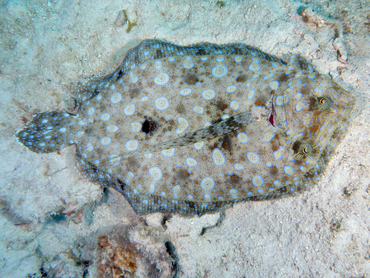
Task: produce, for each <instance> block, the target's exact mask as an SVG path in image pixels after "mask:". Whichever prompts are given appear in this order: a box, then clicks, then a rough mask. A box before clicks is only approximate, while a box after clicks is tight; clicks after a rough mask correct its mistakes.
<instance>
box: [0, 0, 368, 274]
mask: <svg viewBox="0 0 370 278" xmlns="http://www.w3.org/2000/svg"><path fill="white" fill-rule="evenodd" d="M95 2H96V3H95ZM223 4H225V5H223ZM122 10H126V15H127V18H126V17H125V15H124V13H123V12H122ZM126 19H128V20H129V21H127V20H126ZM130 22H131V23H133V22H136V26H129V23H130ZM131 25H132V24H131ZM0 26H1V29H0V30H1V33H0V36H1V43H0V48H1V52H0V59H1V65H0V95H1V102H0V131H1V132H0V138H1V144H0V156H1V162H0V163H1V165H0V187H1V188H0V189H1V190H0V207H1V212H2V213H1V215H0V231H1V235H2V236H1V239H0V277H99V275H100V272H101V271H102V270H104V269H106V268H108V267H111V265H114V264H115V265H117V268H119V267H120V268H121V269H124V270H125V271H126V276H129V277H131V276H132V277H370V212H369V208H370V203H369V200H370V174H369V167H370V158H369V157H370V155H369V154H370V145H369V133H370V128H369V119H370V110H369V93H370V92H369V88H370V54H369V53H370V38H369V33H370V2H369V1H319V0H316V1H315V0H312V1H310V0H307V1H284V0H279V1H236V0H235V1H231V0H228V1H143V0H142V1H117V0H112V1H84V0H80V1H73V0H66V1H5V0H3V1H0ZM129 27H131V30H130V31H129V32H127V30H128V28H129ZM153 38H156V39H163V40H166V41H168V42H172V43H176V44H179V45H187V44H192V43H197V42H204V41H207V42H211V43H218V44H223V43H232V42H242V43H246V44H249V45H251V46H254V47H257V48H260V49H261V50H263V51H265V52H267V53H270V54H272V55H275V56H278V57H283V56H284V55H288V54H290V53H300V54H301V55H303V56H304V57H306V58H307V59H308V60H310V61H311V62H312V63H313V64H314V65H315V66H316V67H317V69H318V70H319V71H320V72H322V73H326V74H330V75H331V76H332V77H333V79H334V80H335V81H336V82H338V83H339V84H340V85H341V86H343V87H344V88H345V89H347V90H348V91H351V92H353V97H355V98H356V107H355V109H354V112H353V120H352V123H353V124H352V126H351V128H350V130H349V132H348V135H347V136H346V138H345V139H344V140H343V141H342V143H341V144H340V146H338V148H337V149H336V153H335V155H334V156H333V158H332V159H331V161H330V163H329V165H328V167H327V169H326V171H325V174H324V175H323V177H322V179H321V181H320V182H319V183H318V184H317V186H316V187H315V188H314V189H312V190H311V191H309V192H306V193H304V194H301V195H299V196H297V197H295V198H287V199H282V200H276V201H263V202H246V203H240V204H236V205H234V206H233V207H231V208H229V209H227V210H225V211H224V212H222V213H217V214H213V215H206V216H203V217H200V218H198V217H193V218H183V217H180V216H177V215H174V216H171V215H162V214H153V215H150V216H147V217H144V218H139V217H137V216H136V215H135V213H134V212H133V211H132V209H131V207H130V205H129V204H128V203H127V202H126V200H125V199H124V198H123V197H122V196H120V195H119V194H117V192H115V191H113V190H108V191H107V192H106V193H105V194H102V190H101V188H100V187H99V185H96V184H92V183H90V182H88V181H86V180H85V179H83V178H81V177H79V175H78V174H77V172H76V170H75V169H74V165H75V157H74V147H73V146H71V147H69V148H66V149H64V150H62V151H61V152H60V153H52V154H40V155H38V154H34V153H31V152H30V151H28V150H27V149H25V148H24V147H22V146H20V145H19V144H18V143H17V142H16V141H15V138H14V137H13V135H14V133H15V132H16V131H17V130H18V129H20V128H21V127H23V125H24V123H25V122H27V121H28V120H29V119H30V118H31V117H32V115H33V114H34V113H36V112H40V111H47V110H58V109H63V108H64V105H65V101H66V100H67V99H68V97H69V96H70V93H71V92H73V90H74V89H75V88H76V86H77V85H78V84H79V83H80V82H83V81H84V80H86V78H88V77H91V76H93V75H104V74H107V73H110V72H112V71H113V70H114V69H116V68H117V67H118V65H119V64H120V63H121V62H122V60H123V58H124V54H125V52H126V51H127V50H128V49H130V48H132V47H134V46H135V45H137V44H138V43H139V42H140V41H141V40H143V39H153ZM109 248H110V249H109ZM109 252H110V253H109ZM112 252H113V253H114V254H115V256H114V257H112V255H109V254H111V253H112ZM130 260H131V264H130ZM109 265H110V266H109ZM130 266H131V267H133V268H130ZM116 271H118V272H119V269H118V270H116ZM118 272H117V273H118ZM130 275H131V276H130Z"/></svg>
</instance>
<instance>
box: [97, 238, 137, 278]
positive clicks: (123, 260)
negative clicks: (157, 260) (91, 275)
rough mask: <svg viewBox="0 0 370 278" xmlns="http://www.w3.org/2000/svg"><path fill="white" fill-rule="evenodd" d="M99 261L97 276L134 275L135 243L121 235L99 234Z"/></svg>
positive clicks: (116, 276)
mask: <svg viewBox="0 0 370 278" xmlns="http://www.w3.org/2000/svg"><path fill="white" fill-rule="evenodd" d="M98 252H99V253H100V258H101V259H100V262H99V265H98V270H99V272H100V275H101V276H99V277H104V278H108V277H109V278H110V277H112V278H118V277H134V276H135V272H136V269H137V262H136V257H137V256H138V255H139V254H138V252H137V250H136V248H135V245H134V244H132V243H130V242H129V241H127V240H125V239H123V238H122V237H119V236H115V237H114V238H108V236H100V237H99V238H98Z"/></svg>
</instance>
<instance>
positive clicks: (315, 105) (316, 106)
mask: <svg viewBox="0 0 370 278" xmlns="http://www.w3.org/2000/svg"><path fill="white" fill-rule="evenodd" d="M329 108H330V98H328V97H313V98H311V99H310V110H315V111H319V112H323V111H326V110H328V109H329Z"/></svg>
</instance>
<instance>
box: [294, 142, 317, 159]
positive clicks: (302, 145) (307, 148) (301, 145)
mask: <svg viewBox="0 0 370 278" xmlns="http://www.w3.org/2000/svg"><path fill="white" fill-rule="evenodd" d="M292 149H293V151H294V153H295V155H296V157H297V158H298V159H302V158H303V157H305V156H307V155H309V154H311V153H312V152H313V147H312V144H311V143H310V141H308V140H307V139H302V140H298V141H295V142H294V144H293V148H292Z"/></svg>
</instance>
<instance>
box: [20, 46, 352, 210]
mask: <svg viewBox="0 0 370 278" xmlns="http://www.w3.org/2000/svg"><path fill="white" fill-rule="evenodd" d="M77 95H78V98H77V99H78V104H79V111H78V113H77V114H76V115H73V114H71V113H67V112H63V111H55V112H44V113H39V114H37V115H35V116H34V118H33V119H32V121H31V122H29V123H28V124H27V125H26V127H24V128H23V129H22V130H20V131H19V132H18V133H17V134H16V137H17V138H18V140H19V141H20V142H21V143H22V144H23V145H24V146H26V147H27V148H28V149H30V150H31V151H34V152H38V153H48V152H55V151H57V150H60V149H62V148H64V147H66V146H68V145H71V144H75V145H76V146H77V160H78V162H77V165H78V167H79V169H80V170H81V171H82V172H83V173H84V174H85V175H86V176H87V177H88V178H89V179H90V180H92V181H94V182H98V183H99V184H101V185H102V186H104V187H113V188H115V189H116V190H118V191H119V192H120V193H122V194H123V195H124V196H125V197H126V199H127V200H128V201H129V202H130V204H131V205H132V207H133V209H134V210H135V211H136V212H137V213H138V214H139V215H144V214H148V213H152V212H174V213H182V214H185V215H202V214H204V213H207V212H215V211H217V210H219V209H220V208H222V207H224V206H225V205H227V204H230V203H234V202H240V201H245V200H265V199H275V198H279V197H284V196H290V195H295V194H297V193H299V192H302V191H304V190H307V189H309V188H312V186H313V185H314V184H315V183H316V182H317V181H318V180H319V177H320V175H321V174H322V172H323V170H324V169H325V166H326V165H327V163H328V161H329V158H330V156H331V155H332V154H333V151H334V149H335V147H336V146H337V145H338V143H339V141H340V140H341V139H342V138H343V136H344V135H345V133H346V130H347V128H348V126H349V124H348V121H349V113H350V111H351V109H352V106H353V101H352V96H351V94H350V93H349V92H347V91H345V90H344V89H342V88H341V87H340V86H339V85H337V84H336V83H335V82H333V81H332V80H331V79H330V78H328V77H327V76H324V75H321V74H319V73H318V72H317V71H316V70H315V69H314V67H313V66H312V65H311V64H310V63H309V62H307V61H306V60H305V59H304V58H302V57H300V56H291V57H290V61H289V62H287V63H286V62H284V61H283V60H280V59H278V58H276V57H273V56H271V55H268V54H266V53H264V52H262V51H260V50H258V49H255V48H253V47H250V46H247V45H244V44H229V45H214V44H209V43H203V44H197V45H191V46H187V47H182V46H177V45H174V44H170V43H165V42H161V41H158V40H146V41H143V42H141V43H140V44H139V45H138V46H137V47H135V48H133V49H131V50H129V51H128V53H127V55H126V57H125V59H124V61H123V63H122V64H121V65H120V66H119V68H118V69H117V70H115V71H114V72H113V73H112V74H110V75H108V76H105V77H103V78H100V79H99V80H91V81H90V83H88V84H87V85H86V86H84V87H81V89H79V91H78V93H77Z"/></svg>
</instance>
